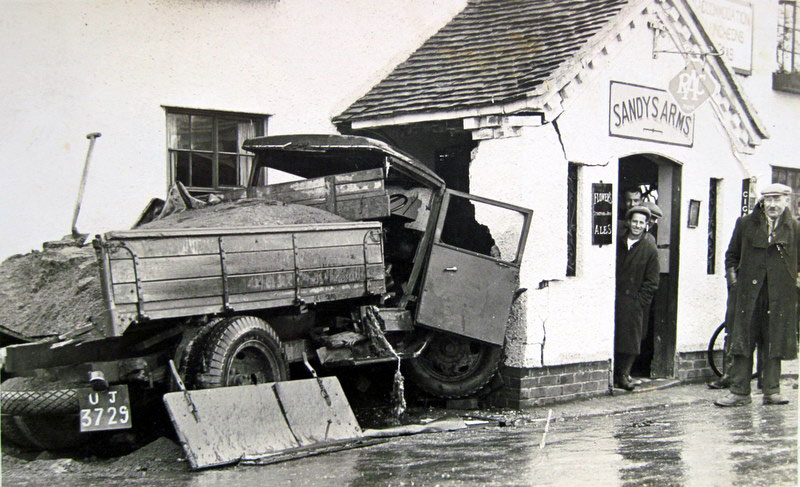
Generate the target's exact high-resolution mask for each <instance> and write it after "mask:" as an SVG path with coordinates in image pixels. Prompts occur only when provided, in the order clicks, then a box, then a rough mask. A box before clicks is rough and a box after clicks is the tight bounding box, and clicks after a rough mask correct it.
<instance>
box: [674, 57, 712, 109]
mask: <svg viewBox="0 0 800 487" xmlns="http://www.w3.org/2000/svg"><path fill="white" fill-rule="evenodd" d="M718 88H719V85H718V84H717V82H716V81H715V80H714V78H713V77H712V76H711V74H710V73H708V72H707V71H705V70H704V69H703V65H702V64H700V63H698V62H697V61H690V62H689V64H687V65H686V67H685V68H683V70H682V71H681V72H680V73H678V74H677V75H676V76H675V77H674V78H672V81H670V82H669V93H670V95H672V98H674V99H675V102H676V103H677V104H678V106H679V107H680V109H681V110H682V111H684V112H686V113H692V112H694V111H695V110H697V108H698V107H699V106H700V105H702V104H703V103H705V102H706V100H708V99H709V98H711V96H712V95H714V93H716V92H717V89H718Z"/></svg>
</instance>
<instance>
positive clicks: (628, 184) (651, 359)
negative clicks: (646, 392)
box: [617, 154, 681, 378]
mask: <svg viewBox="0 0 800 487" xmlns="http://www.w3.org/2000/svg"><path fill="white" fill-rule="evenodd" d="M680 182H681V166H680V165H679V164H676V163H675V162H673V161H670V160H668V159H666V158H664V157H660V156H656V155H652V154H637V155H633V156H629V157H625V158H622V159H620V161H619V183H618V188H619V202H620V204H619V208H620V215H619V221H620V222H622V221H623V220H624V213H625V211H626V209H625V203H624V201H625V200H624V198H625V191H626V190H628V189H631V188H637V189H639V191H640V194H641V197H642V202H652V203H655V204H656V205H657V206H658V207H659V209H660V210H661V212H662V216H661V218H660V219H659V220H658V222H657V223H656V224H655V225H654V226H653V227H651V228H649V229H648V231H649V232H650V233H651V234H652V235H653V236H654V238H655V241H656V247H657V249H658V261H659V267H660V275H659V286H658V289H657V290H656V293H655V295H654V296H653V300H652V302H651V303H650V308H649V310H645V313H644V318H643V327H644V328H643V330H642V343H641V348H640V353H639V355H638V356H637V358H636V360H635V361H634V364H633V367H632V369H631V375H632V376H633V377H646V378H658V377H672V376H674V366H675V363H674V361H675V359H674V355H675V342H676V331H677V330H676V324H677V310H678V306H677V297H678V242H679V237H680V235H679V232H680V223H679V222H680V186H681V184H680ZM621 226H622V224H621V225H620V227H621ZM621 233H622V228H620V229H619V231H618V233H617V235H618V236H619V235H620V234H621Z"/></svg>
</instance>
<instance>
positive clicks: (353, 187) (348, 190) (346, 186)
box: [335, 181, 383, 197]
mask: <svg viewBox="0 0 800 487" xmlns="http://www.w3.org/2000/svg"><path fill="white" fill-rule="evenodd" d="M382 187H383V181H359V182H356V183H343V184H336V186H335V190H336V196H337V197H338V196H339V195H345V194H352V193H371V192H374V191H377V190H379V189H381V188H382Z"/></svg>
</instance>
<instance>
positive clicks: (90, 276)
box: [0, 246, 103, 337]
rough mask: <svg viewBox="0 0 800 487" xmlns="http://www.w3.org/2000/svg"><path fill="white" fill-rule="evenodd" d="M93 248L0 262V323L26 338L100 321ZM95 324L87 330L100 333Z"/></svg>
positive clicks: (37, 253)
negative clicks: (93, 327) (91, 328)
mask: <svg viewBox="0 0 800 487" xmlns="http://www.w3.org/2000/svg"><path fill="white" fill-rule="evenodd" d="M99 276H100V273H99V267H98V264H97V260H96V258H95V253H94V249H93V248H92V247H91V246H85V247H64V248H53V249H45V250H43V251H34V252H31V253H28V254H25V255H14V256H12V257H9V258H8V259H6V260H5V261H4V262H3V263H2V264H0V325H1V326H4V327H6V328H10V329H11V330H13V331H16V332H18V333H21V334H23V335H26V336H28V337H42V336H48V335H61V334H64V333H67V332H69V331H71V330H73V329H75V328H77V327H80V326H82V325H85V324H87V323H97V324H98V325H99V324H101V323H102V316H103V300H102V295H101V292H100V279H99ZM100 328H101V327H100V326H95V329H94V330H93V331H92V332H91V333H90V334H89V335H94V336H100V332H101V330H100Z"/></svg>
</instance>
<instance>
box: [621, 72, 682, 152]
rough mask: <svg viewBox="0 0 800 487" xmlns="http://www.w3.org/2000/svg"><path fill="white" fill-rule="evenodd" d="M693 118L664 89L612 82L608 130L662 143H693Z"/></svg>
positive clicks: (628, 137) (629, 136)
mask: <svg viewBox="0 0 800 487" xmlns="http://www.w3.org/2000/svg"><path fill="white" fill-rule="evenodd" d="M694 123H695V117H694V114H692V113H685V112H683V111H682V110H681V109H680V107H679V106H678V104H677V103H675V100H674V99H673V98H672V95H670V94H669V93H667V91H666V90H660V89H657V88H650V87H647V86H640V85H634V84H630V83H622V82H620V81H612V82H611V87H610V95H609V105H608V133H609V135H611V136H612V137H623V138H626V139H639V140H651V141H653V142H660V143H662V144H672V145H683V146H686V147H692V145H693V144H694Z"/></svg>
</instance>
